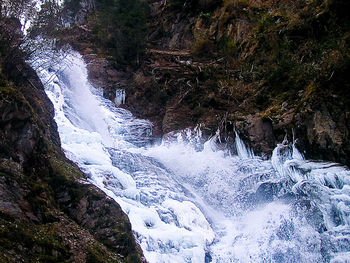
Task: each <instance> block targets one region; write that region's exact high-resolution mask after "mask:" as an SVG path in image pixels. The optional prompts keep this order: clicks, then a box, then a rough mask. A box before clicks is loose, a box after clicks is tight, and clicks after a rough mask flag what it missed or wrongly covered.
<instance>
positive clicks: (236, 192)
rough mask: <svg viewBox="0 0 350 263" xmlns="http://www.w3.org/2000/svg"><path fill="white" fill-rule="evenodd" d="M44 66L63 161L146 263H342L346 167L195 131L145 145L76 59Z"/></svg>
mask: <svg viewBox="0 0 350 263" xmlns="http://www.w3.org/2000/svg"><path fill="white" fill-rule="evenodd" d="M50 57H52V55H51V56H47V58H46V59H47V60H49V58H50ZM44 60H45V58H42V59H41V60H40V61H39V62H40V63H39V62H38V60H36V61H35V62H32V64H33V66H35V67H36V68H37V72H38V74H39V76H40V78H41V79H42V81H43V83H45V88H46V93H47V95H48V97H49V98H50V100H51V101H52V103H53V105H54V108H55V121H56V122H57V125H58V131H59V134H60V138H61V142H62V148H63V149H64V151H65V154H66V155H67V157H68V158H70V159H71V160H72V161H74V162H75V163H77V165H78V166H79V167H80V168H81V169H82V170H83V171H84V172H85V173H86V174H87V175H88V178H89V181H90V182H91V183H93V184H95V185H96V186H98V187H99V188H100V189H102V190H103V191H104V192H105V193H106V194H107V195H108V196H110V197H111V198H113V199H114V200H115V201H117V202H118V203H119V204H120V206H121V207H122V209H123V210H124V212H125V213H126V214H127V215H128V217H129V219H130V222H131V224H132V229H133V231H134V234H135V238H136V240H137V242H138V243H139V244H140V246H141V248H142V250H143V252H144V255H145V257H146V259H147V260H148V261H149V262H150V263H161V262H164V263H165V262H167V263H169V262H174V263H181V262H193V263H204V262H218V263H219V262H222V263H224V262H225V263H226V262H244V263H245V262H349V258H350V242H349V240H350V228H349V224H350V171H349V170H348V169H347V168H346V167H343V166H340V165H338V164H334V163H327V162H313V161H308V160H305V159H304V158H303V156H302V154H301V153H300V152H299V151H298V150H297V148H296V147H295V145H294V144H293V145H290V144H287V143H283V144H279V145H277V147H276V149H275V150H274V151H273V155H272V158H271V160H262V159H260V158H259V157H257V156H254V154H253V153H252V151H251V150H250V149H248V148H247V147H246V146H245V144H244V143H243V141H242V140H241V139H240V138H239V136H238V133H236V140H235V144H236V148H237V152H238V155H237V156H231V155H230V154H228V152H227V151H225V150H224V149H218V148H217V147H215V139H216V137H215V136H214V137H213V138H212V139H211V140H209V141H207V142H205V143H204V145H203V146H202V147H198V144H199V143H200V140H199V139H198V137H200V129H199V128H198V127H197V129H196V130H195V131H190V130H186V131H184V132H182V133H178V134H173V136H172V139H169V140H163V142H162V143H161V144H160V145H157V146H150V141H151V138H152V125H151V123H150V122H149V121H147V120H140V119H136V118H134V117H133V116H132V114H131V113H130V112H128V111H126V110H124V109H121V108H116V107H115V104H114V103H112V102H110V101H108V100H106V99H104V98H103V97H102V91H101V90H99V89H95V88H93V87H92V86H91V85H90V84H89V82H88V79H87V71H86V66H85V63H84V62H83V60H82V58H81V56H80V55H79V54H77V53H75V52H70V53H69V54H65V55H64V56H63V58H62V59H61V60H60V63H56V64H55V63H54V64H53V65H51V66H50V67H47V66H46V67H41V66H40V65H48V63H46V62H47V61H44ZM49 64H50V63H49ZM174 138H175V139H174ZM184 138H185V139H184ZM186 138H187V139H186Z"/></svg>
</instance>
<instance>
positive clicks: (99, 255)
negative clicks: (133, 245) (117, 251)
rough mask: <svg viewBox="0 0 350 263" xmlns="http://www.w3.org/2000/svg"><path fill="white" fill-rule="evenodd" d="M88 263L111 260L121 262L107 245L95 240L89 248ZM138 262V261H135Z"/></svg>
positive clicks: (105, 262) (102, 262)
mask: <svg viewBox="0 0 350 263" xmlns="http://www.w3.org/2000/svg"><path fill="white" fill-rule="evenodd" d="M87 252H88V253H87V257H86V263H109V262H111V263H112V262H121V261H119V260H118V259H117V257H115V256H114V257H113V256H112V255H111V254H110V253H108V251H107V250H106V248H105V247H103V246H102V245H100V244H99V243H97V242H95V243H94V244H92V245H90V246H89V247H88V249H87ZM135 262H136V261H135Z"/></svg>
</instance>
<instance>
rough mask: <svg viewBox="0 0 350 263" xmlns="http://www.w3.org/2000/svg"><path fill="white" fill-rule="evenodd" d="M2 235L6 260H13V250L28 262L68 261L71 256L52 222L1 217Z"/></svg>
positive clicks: (2, 249) (0, 247) (0, 227)
mask: <svg viewBox="0 0 350 263" xmlns="http://www.w3.org/2000/svg"><path fill="white" fill-rule="evenodd" d="M0 237H1V238H0V249H1V251H3V257H4V258H5V259H6V260H5V261H4V262H6V261H8V262H11V254H10V253H9V251H11V250H12V251H13V252H14V253H15V254H16V255H18V256H24V257H25V258H26V260H27V262H68V260H69V258H70V253H69V252H68V249H67V248H66V247H65V246H64V245H63V244H62V240H61V238H60V237H59V236H58V235H57V234H56V233H55V230H54V228H52V226H51V224H48V225H35V224H32V223H21V222H9V221H6V220H3V219H0ZM14 244H16V245H15V246H14ZM2 262H3V261H2Z"/></svg>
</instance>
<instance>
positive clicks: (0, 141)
mask: <svg viewBox="0 0 350 263" xmlns="http://www.w3.org/2000/svg"><path fill="white" fill-rule="evenodd" d="M0 22H1V23H0V25H1V27H0V36H1V37H0V39H1V42H0V261H1V262H143V261H144V260H143V257H142V252H141V250H140V248H139V247H138V245H137V244H136V242H135V240H134V237H133V234H132V231H131V225H130V222H129V220H128V218H127V216H126V215H125V214H124V213H123V211H122V210H121V208H120V207H119V205H118V204H116V203H115V202H114V201H112V200H111V199H109V198H107V197H106V195H105V194H104V193H102V192H101V191H100V190H99V189H97V188H96V187H94V186H92V185H90V184H89V183H88V182H87V181H86V180H85V179H84V178H85V175H84V174H83V173H82V172H81V171H80V170H79V169H78V168H77V167H76V165H75V164H73V163H71V162H70V161H69V160H68V159H67V158H66V157H65V155H64V154H63V152H62V150H61V148H60V139H59V136H58V133H57V127H56V124H55V122H54V120H53V116H54V111H53V106H52V104H51V102H50V101H49V99H48V98H47V97H46V94H45V92H44V87H43V85H42V83H41V82H40V80H39V78H38V76H37V75H36V73H35V71H34V70H33V69H31V68H30V66H28V64H26V62H25V61H24V59H23V58H24V55H25V54H23V52H21V51H20V50H19V49H18V45H19V44H20V40H21V34H20V30H18V25H19V23H18V21H16V20H15V19H7V18H1V21H0ZM14 32H15V33H14Z"/></svg>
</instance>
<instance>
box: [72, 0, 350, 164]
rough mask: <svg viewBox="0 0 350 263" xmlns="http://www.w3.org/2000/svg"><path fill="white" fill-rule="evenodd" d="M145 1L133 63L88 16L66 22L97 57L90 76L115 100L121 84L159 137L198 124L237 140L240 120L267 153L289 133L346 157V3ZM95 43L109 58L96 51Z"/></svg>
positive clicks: (312, 147)
mask: <svg viewBox="0 0 350 263" xmlns="http://www.w3.org/2000/svg"><path fill="white" fill-rule="evenodd" d="M147 3H148V4H149V7H150V14H149V17H148V35H147V39H146V46H147V48H146V50H145V54H144V55H143V57H142V58H141V59H140V62H139V64H138V66H137V67H136V66H135V65H134V66H133V67H132V66H128V67H125V65H124V67H121V65H119V64H118V62H116V61H113V59H112V60H110V59H107V58H111V57H108V56H109V55H111V54H106V52H104V51H105V50H103V49H101V47H99V44H98V43H97V42H96V41H95V40H94V32H93V28H94V24H93V23H91V22H87V23H86V25H85V27H84V28H85V29H84V30H83V29H81V28H80V27H74V28H71V29H69V30H70V32H72V34H70V35H71V39H70V40H69V42H70V43H72V44H73V46H75V48H76V49H78V50H79V51H80V52H82V53H83V54H86V55H87V56H86V60H87V61H94V62H93V63H92V65H91V66H90V67H89V71H90V78H91V81H92V82H93V83H94V85H96V86H99V87H103V88H104V89H105V96H106V97H108V98H110V99H112V100H113V99H114V93H115V90H116V89H117V88H120V87H121V88H123V89H125V90H126V105H123V107H126V108H128V109H129V110H131V111H132V112H133V113H134V114H135V115H136V116H138V117H141V118H147V119H150V120H151V121H152V122H153V124H154V132H155V136H162V135H163V134H165V133H168V132H170V131H173V130H178V129H183V128H186V127H194V126H196V124H198V123H201V126H202V129H203V133H204V134H205V135H207V136H210V135H213V134H215V132H216V130H217V129H218V128H220V129H221V136H222V138H221V139H222V140H226V141H231V142H232V141H233V140H234V134H235V133H234V132H233V129H234V128H236V129H238V130H239V131H240V134H241V136H242V138H243V139H244V140H245V141H246V142H247V143H248V144H250V146H252V147H253V149H254V151H255V153H257V154H261V155H266V156H269V155H271V152H272V150H273V148H274V147H275V145H276V144H277V143H279V142H281V141H283V139H284V137H285V136H286V135H287V137H288V139H289V141H292V140H293V139H297V144H298V147H299V149H301V150H302V151H303V152H304V153H305V156H306V157H307V158H312V159H324V160H330V161H336V162H341V163H344V164H348V165H349V164H350V159H349V156H350V155H349V153H350V144H349V141H350V140H349V134H350V126H349V123H350V120H349V118H350V115H349V112H350V108H349V105H350V103H349V101H350V98H349V93H348V89H349V83H348V81H347V76H346V75H347V73H346V72H348V71H349V65H350V64H349V52H350V51H349V32H350V29H349V28H350V26H349V21H350V19H349V14H348V13H347V12H344V10H347V9H348V8H349V4H348V3H347V2H346V3H345V2H344V1H340V0H335V1H324V0H317V1H314V2H312V3H311V2H310V3H309V2H307V3H305V1H292V0H290V1H289V0H287V1H283V3H277V2H276V1H272V0H268V1H250V2H247V1H182V0H171V1H158V0H150V1H147ZM89 21H91V20H89ZM79 28H80V29H79ZM86 29H87V30H86ZM66 35H67V34H65V36H66ZM76 36H78V37H76ZM66 37H67V36H66ZM92 50H94V52H95V53H96V54H100V55H99V57H104V58H98V59H97V57H98V56H94V57H95V58H94V59H93V60H91V59H90V57H89V56H90V55H88V54H91V51H92ZM101 54H102V55H101ZM103 54H104V55H103ZM106 59H107V60H108V61H107V60H106ZM100 65H102V67H101V66H100ZM102 68H103V70H101V69H102ZM102 76H103V77H102Z"/></svg>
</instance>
